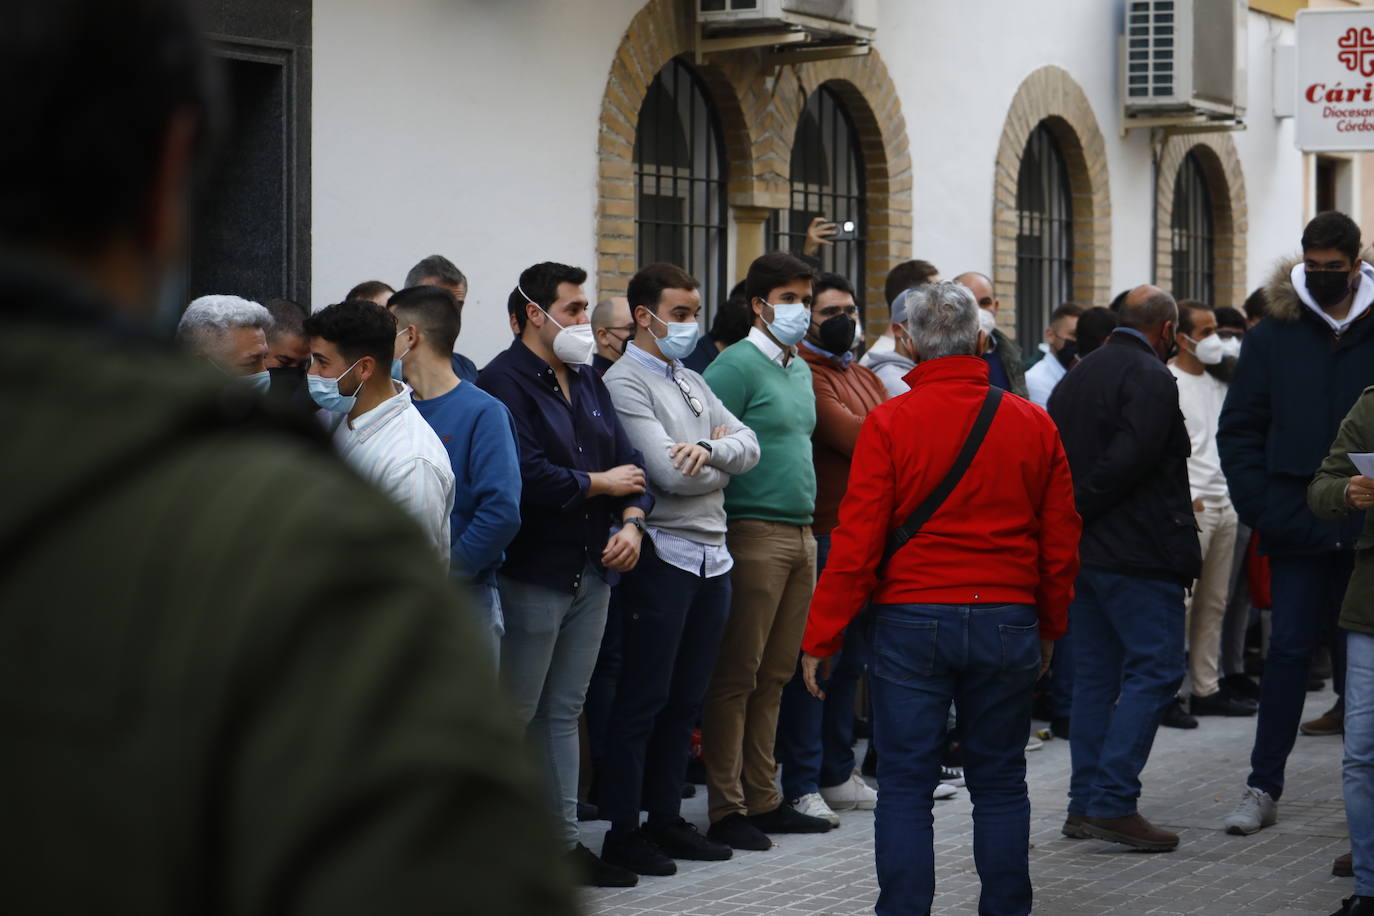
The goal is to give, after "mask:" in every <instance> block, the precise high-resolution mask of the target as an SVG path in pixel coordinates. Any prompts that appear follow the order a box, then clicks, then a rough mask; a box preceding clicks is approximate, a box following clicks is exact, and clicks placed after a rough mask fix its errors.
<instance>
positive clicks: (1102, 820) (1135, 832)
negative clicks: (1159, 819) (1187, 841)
mask: <svg viewBox="0 0 1374 916" xmlns="http://www.w3.org/2000/svg"><path fill="white" fill-rule="evenodd" d="M1082 826H1083V830H1084V832H1086V833H1087V834H1088V836H1090V837H1094V838H1096V839H1099V840H1106V841H1107V842H1109V843H1120V844H1121V845H1123V846H1130V847H1132V848H1134V849H1144V850H1147V851H1149V852H1170V851H1172V850H1174V849H1177V848H1178V834H1177V833H1170V832H1169V831H1167V830H1161V829H1160V828H1158V827H1156V826H1155V825H1154V824H1151V823H1150V822H1149V821H1147V820H1145V818H1144V817H1142V816H1141V815H1140V814H1138V813H1137V814H1130V815H1127V816H1126V817H1085V818H1083V821H1082Z"/></svg>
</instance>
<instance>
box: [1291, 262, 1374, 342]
mask: <svg viewBox="0 0 1374 916" xmlns="http://www.w3.org/2000/svg"><path fill="white" fill-rule="evenodd" d="M1288 278H1289V279H1290V280H1292V281H1293V291H1294V292H1296V293H1297V294H1298V299H1299V300H1300V301H1301V302H1302V304H1303V305H1305V306H1307V307H1308V308H1309V309H1311V310H1312V311H1313V312H1314V313H1315V314H1316V315H1317V316H1318V317H1319V318H1321V319H1322V320H1323V321H1325V322H1326V323H1327V324H1328V325H1330V326H1331V330H1333V331H1335V332H1336V334H1337V335H1338V336H1339V335H1341V334H1344V333H1345V329H1346V328H1348V327H1350V325H1351V324H1352V323H1354V321H1355V319H1356V318H1359V317H1360V316H1361V315H1363V314H1364V313H1365V312H1367V311H1369V306H1370V304H1371V303H1374V267H1371V266H1370V265H1368V264H1363V263H1362V264H1360V285H1359V288H1357V289H1356V290H1355V301H1354V302H1352V303H1350V313H1349V314H1348V315H1346V316H1345V317H1344V318H1342V319H1341V320H1339V321H1337V320H1336V319H1335V318H1332V317H1331V316H1330V315H1328V314H1327V313H1326V310H1325V309H1323V308H1322V307H1321V306H1320V305H1317V301H1316V300H1315V299H1313V298H1312V294H1311V293H1309V292H1308V291H1307V266H1306V265H1305V264H1303V263H1302V262H1301V261H1299V262H1298V263H1296V264H1294V265H1293V270H1292V272H1291V273H1290V274H1289V275H1288Z"/></svg>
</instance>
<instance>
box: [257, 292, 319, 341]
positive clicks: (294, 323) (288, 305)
mask: <svg viewBox="0 0 1374 916" xmlns="http://www.w3.org/2000/svg"><path fill="white" fill-rule="evenodd" d="M263 305H264V306H265V307H266V309H267V311H268V312H269V313H270V314H271V315H272V327H270V328H268V329H267V340H268V341H269V342H271V341H274V340H280V339H281V338H282V337H285V336H287V335H291V336H293V337H304V336H305V319H307V318H309V317H310V310H309V309H308V308H306V307H305V306H303V305H301V304H300V303H299V302H294V301H292V300H290V299H268V300H267V302H265V303H263Z"/></svg>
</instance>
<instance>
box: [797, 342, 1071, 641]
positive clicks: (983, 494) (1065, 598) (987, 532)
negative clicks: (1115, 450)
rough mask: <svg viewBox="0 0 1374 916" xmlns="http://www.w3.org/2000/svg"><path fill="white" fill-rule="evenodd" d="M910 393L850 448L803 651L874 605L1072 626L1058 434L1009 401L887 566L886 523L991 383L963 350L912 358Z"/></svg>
mask: <svg viewBox="0 0 1374 916" xmlns="http://www.w3.org/2000/svg"><path fill="white" fill-rule="evenodd" d="M906 382H907V384H908V385H910V386H911V390H910V391H909V392H907V393H906V394H903V395H901V396H899V397H896V398H893V399H892V400H890V401H888V402H887V403H885V404H882V405H880V406H878V407H876V408H874V409H873V410H872V411H870V412H869V414H868V418H867V419H866V420H865V421H864V425H863V430H862V431H861V432H860V433H859V442H858V445H857V446H856V447H855V449H854V460H853V463H852V465H851V466H850V470H849V487H848V489H847V490H846V492H845V497H844V502H843V503H842V504H841V505H840V525H839V527H838V528H836V529H835V531H834V533H833V534H832V535H831V542H830V558H829V559H828V560H827V561H826V566H825V572H824V573H822V575H821V580H820V582H819V583H818V584H817V586H816V593H815V595H814V596H813V597H812V599H811V616H810V619H809V620H808V622H807V626H806V637H805V639H804V640H803V641H802V648H803V649H805V650H806V652H807V653H808V654H810V655H815V656H820V657H825V656H828V655H833V654H834V653H835V652H837V651H839V648H840V645H841V643H842V639H843V637H842V631H843V630H844V628H845V626H847V625H848V624H849V621H850V620H852V619H853V618H854V615H855V614H857V613H858V612H859V610H860V609H862V608H863V606H864V604H866V603H867V602H869V601H870V600H871V601H872V602H873V603H874V604H1001V603H1006V604H1033V605H1035V606H1036V607H1037V608H1038V609H1039V611H1040V637H1041V638H1042V639H1058V638H1059V637H1061V636H1063V635H1064V632H1065V630H1066V628H1067V625H1068V608H1069V602H1070V601H1071V600H1072V599H1073V581H1074V577H1075V576H1077V575H1078V536H1079V534H1080V532H1081V531H1082V522H1081V521H1080V520H1079V518H1078V513H1077V512H1076V511H1075V510H1074V503H1073V480H1072V478H1071V477H1070V475H1069V464H1068V460H1067V459H1066V458H1065V457H1064V448H1063V446H1062V445H1061V444H1060V441H1059V431H1058V430H1057V429H1056V428H1055V425H1054V422H1053V421H1052V420H1051V419H1050V417H1049V414H1047V413H1045V411H1044V410H1042V409H1040V408H1039V407H1037V406H1035V405H1034V404H1032V403H1030V402H1029V401H1026V400H1023V399H1021V398H1019V397H1016V396H1015V395H1011V394H1008V395H1005V396H1004V397H1003V398H1002V404H1001V406H1000V407H999V408H998V410H997V416H996V417H995V418H994V420H993V421H992V426H991V427H990V428H989V429H988V434H987V438H986V439H984V440H983V445H982V448H980V449H979V450H978V454H977V455H976V456H975V457H974V459H973V463H972V464H971V465H969V468H968V471H967V472H966V473H965V474H964V477H963V479H962V480H960V481H959V485H958V486H957V487H955V488H954V491H953V492H952V493H950V495H949V498H948V499H947V500H945V502H944V505H942V506H941V507H940V508H939V509H938V510H937V511H936V512H935V515H934V516H932V517H931V519H930V521H928V522H926V524H925V526H924V527H922V528H921V530H920V531H919V532H917V533H916V536H915V537H913V538H912V539H911V540H910V541H908V542H907V543H906V546H904V547H903V548H902V549H901V550H899V551H897V554H896V556H894V557H893V558H892V561H891V562H890V563H889V564H888V565H887V568H886V570H885V571H884V573H883V577H882V579H881V580H879V579H878V576H877V567H878V562H879V561H880V560H881V559H882V554H883V546H884V544H885V543H886V541H887V536H888V533H889V532H890V531H892V530H893V529H894V528H896V527H897V526H898V525H899V524H901V523H902V522H903V521H905V520H906V518H907V516H909V515H910V514H911V513H912V512H913V511H914V510H915V508H916V506H917V505H919V504H920V502H921V501H922V500H923V499H925V497H926V496H927V494H929V493H930V492H931V491H932V490H934V489H935V486H936V484H938V483H939V481H940V480H941V478H943V477H944V475H945V473H946V472H947V471H948V470H949V468H950V467H951V466H952V465H953V464H954V459H955V457H956V456H957V455H958V454H959V449H960V448H961V447H962V446H963V444H964V440H965V439H966V438H967V436H968V432H969V430H970V429H971V428H972V427H973V421H974V418H975V417H976V416H977V415H978V410H979V408H980V407H981V406H982V403H983V398H984V397H985V396H986V394H987V390H988V367H987V363H985V362H983V360H981V359H977V358H975V357H971V356H951V357H946V358H944V359H934V360H930V361H929V362H925V363H921V364H920V365H918V366H917V367H916V368H915V369H913V370H911V372H909V373H907V376H906Z"/></svg>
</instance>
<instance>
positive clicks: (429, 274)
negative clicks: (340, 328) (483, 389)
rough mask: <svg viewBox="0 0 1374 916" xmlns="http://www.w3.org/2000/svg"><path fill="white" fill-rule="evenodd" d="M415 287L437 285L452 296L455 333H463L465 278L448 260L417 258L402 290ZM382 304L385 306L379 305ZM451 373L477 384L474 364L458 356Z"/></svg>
mask: <svg viewBox="0 0 1374 916" xmlns="http://www.w3.org/2000/svg"><path fill="white" fill-rule="evenodd" d="M416 286H441V287H443V288H444V289H446V290H448V291H449V292H450V293H452V294H453V301H454V302H455V303H456V304H457V306H458V333H459V334H461V333H462V332H463V303H465V302H466V301H467V298H468V278H467V275H466V274H464V273H463V272H462V271H461V270H459V269H458V267H457V266H456V265H455V264H454V263H453V262H452V261H450V260H449V259H448V258H446V257H444V256H443V255H441V254H432V255H430V256H429V257H427V258H421V259H420V262H419V263H418V264H416V265H415V266H414V267H412V268H411V269H410V272H409V273H407V274H406V285H405V289H410V288H412V287H416ZM382 304H383V305H385V304H386V303H382ZM451 362H452V363H453V374H454V375H456V376H458V377H459V378H460V379H462V380H463V381H465V382H472V383H474V384H475V383H476V382H477V365H476V363H474V362H473V361H472V360H470V359H468V358H467V357H466V356H464V355H463V354H461V353H457V352H455V353H454V354H453V357H452V359H451Z"/></svg>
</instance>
